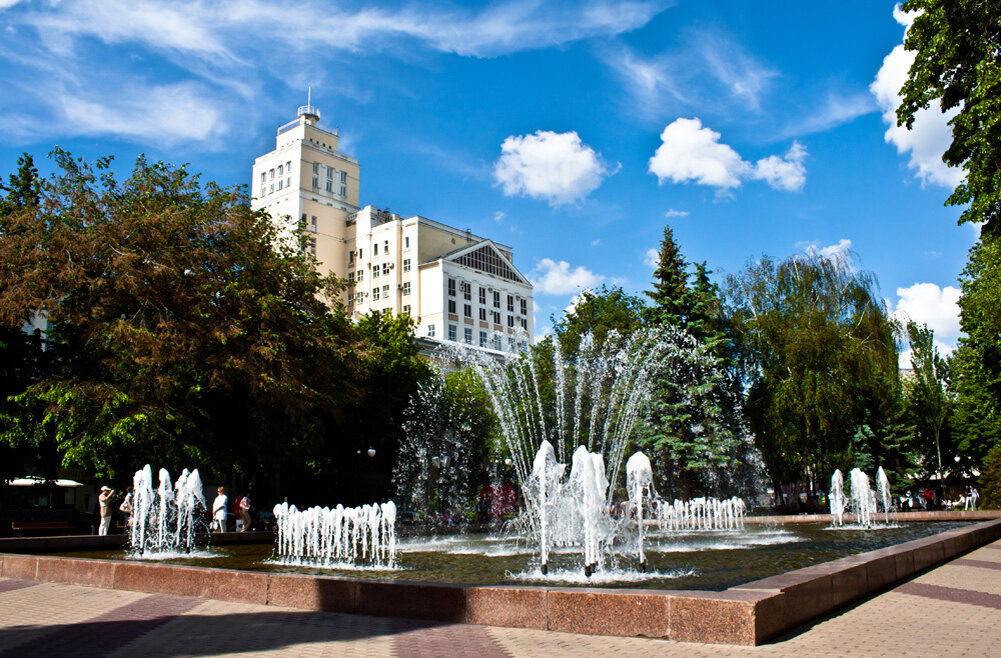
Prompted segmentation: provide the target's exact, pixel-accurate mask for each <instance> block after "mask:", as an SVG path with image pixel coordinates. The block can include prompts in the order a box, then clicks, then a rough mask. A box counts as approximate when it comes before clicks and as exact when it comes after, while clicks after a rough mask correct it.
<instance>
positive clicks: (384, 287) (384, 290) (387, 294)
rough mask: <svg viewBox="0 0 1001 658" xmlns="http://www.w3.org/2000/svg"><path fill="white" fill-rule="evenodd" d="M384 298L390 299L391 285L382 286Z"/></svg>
mask: <svg viewBox="0 0 1001 658" xmlns="http://www.w3.org/2000/svg"><path fill="white" fill-rule="evenodd" d="M382 298H383V299H389V286H383V287H382Z"/></svg>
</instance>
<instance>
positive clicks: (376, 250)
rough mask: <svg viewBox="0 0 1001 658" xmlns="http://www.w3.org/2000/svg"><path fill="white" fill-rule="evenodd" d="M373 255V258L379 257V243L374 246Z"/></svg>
mask: <svg viewBox="0 0 1001 658" xmlns="http://www.w3.org/2000/svg"><path fill="white" fill-rule="evenodd" d="M372 255H373V256H378V255H379V243H378V242H376V243H375V244H373V245H372Z"/></svg>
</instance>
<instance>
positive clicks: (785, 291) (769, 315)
mask: <svg viewBox="0 0 1001 658" xmlns="http://www.w3.org/2000/svg"><path fill="white" fill-rule="evenodd" d="M728 288H729V293H728V294H729V298H730V303H731V305H732V308H733V314H732V322H733V323H734V330H735V332H736V333H737V334H738V335H739V336H740V340H741V343H742V344H743V345H745V346H746V349H747V358H748V360H749V364H750V366H751V369H750V372H751V377H750V381H749V389H748V393H747V397H746V400H745V412H746V414H747V418H748V422H749V423H750V427H751V430H752V431H753V433H754V437H755V443H756V445H757V446H758V448H759V449H760V450H761V453H762V456H763V458H764V461H765V464H766V466H767V468H768V471H769V474H770V475H771V477H772V479H773V482H774V484H775V485H776V491H778V486H779V485H781V484H783V483H794V482H806V481H807V480H808V478H812V479H813V482H814V483H815V485H821V484H822V483H824V482H825V481H826V478H828V477H830V474H831V472H832V471H833V470H834V468H842V469H844V468H847V467H851V466H854V465H855V463H856V461H857V460H858V459H859V458H860V457H861V458H864V459H871V458H872V457H871V455H872V454H873V453H874V452H875V450H876V448H873V447H871V444H872V443H873V442H877V443H878V442H879V441H880V440H881V439H882V437H881V436H879V435H877V433H876V429H880V428H883V427H886V426H888V425H889V421H890V416H891V415H892V407H893V403H894V401H895V399H896V398H897V395H898V391H899V388H898V387H899V383H898V382H899V380H898V376H897V351H896V344H895V340H894V334H895V325H894V323H893V321H892V320H891V319H890V318H889V316H888V314H887V310H886V308H885V305H884V303H883V301H882V298H881V296H880V294H879V290H878V284H877V282H876V278H875V276H874V275H872V274H871V273H868V272H863V271H859V270H857V269H855V268H854V267H853V266H852V264H851V263H850V262H848V261H847V260H846V259H838V260H832V259H828V258H824V257H822V256H820V255H818V254H811V255H807V256H794V257H791V258H789V259H787V260H784V261H780V262H776V261H774V260H772V259H770V258H768V257H762V259H761V260H759V261H757V262H751V263H749V264H748V265H747V267H746V269H745V270H744V271H743V272H741V273H740V274H738V275H735V276H731V277H730V278H729V285H728Z"/></svg>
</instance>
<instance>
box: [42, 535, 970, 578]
mask: <svg viewBox="0 0 1001 658" xmlns="http://www.w3.org/2000/svg"><path fill="white" fill-rule="evenodd" d="M965 525H968V524H967V523H965V522H928V523H926V522H909V523H902V524H900V525H899V526H898V527H893V528H883V529H880V530H864V529H859V530H851V529H840V530H837V531H831V530H829V529H828V526H827V524H824V523H802V524H788V525H781V526H774V525H767V526H766V525H752V524H748V525H747V526H746V527H745V528H743V529H741V530H709V531H706V530H701V531H690V532H685V531H681V532H679V531H677V530H674V531H671V532H670V533H667V532H661V531H660V530H658V529H657V527H656V525H654V524H650V525H648V526H647V533H646V534H645V537H644V556H645V558H646V560H647V563H648V565H647V572H645V573H644V572H641V571H640V570H639V568H638V567H639V565H638V561H637V559H636V555H635V547H634V546H632V545H622V547H621V550H616V549H615V548H614V547H613V551H612V555H611V557H610V558H609V561H608V563H607V564H606V570H605V571H603V572H599V573H596V574H594V575H592V576H591V577H590V578H586V577H585V576H584V574H583V573H582V571H581V570H580V568H579V552H577V551H575V550H571V549H568V550H567V552H561V550H560V549H555V550H554V551H553V552H552V553H551V554H550V569H549V574H548V575H547V576H543V575H542V574H541V572H540V570H539V561H538V553H537V550H538V549H537V545H536V544H534V543H532V542H529V541H528V539H527V538H525V537H520V538H519V537H503V536H500V535H493V534H464V535H451V536H440V537H410V538H402V539H400V540H399V546H398V564H397V568H396V569H392V570H389V569H378V568H372V567H367V566H364V567H361V568H356V569H335V568H331V569H320V568H313V567H303V566H290V565H282V564H278V563H276V562H275V561H274V560H273V557H274V553H275V545H274V544H250V545H228V546H216V547H213V548H212V549H211V552H212V557H208V558H205V557H178V558H176V559H170V560H162V562H165V563H169V564H172V565H194V566H204V567H214V568H223V569H245V570H250V571H265V572H272V573H304V574H320V575H331V576H341V577H350V578H362V579H379V580H397V581H423V582H442V583H463V584H484V585H486V584H511V585H550V586H571V587H572V586H591V587H594V586H599V587H627V588H649V589H687V590H692V589H701V590H723V589H726V588H727V587H732V586H734V585H738V584H742V583H745V582H749V581H751V580H755V579H758V578H764V577H767V576H772V575H776V574H779V573H783V572H786V571H790V570H792V569H799V568H801V567H806V566H811V565H814V564H819V563H822V562H827V561H830V560H834V559H837V558H840V557H845V556H848V555H854V554H857V553H860V552H864V551H870V550H875V549H878V548H883V547H886V546H890V545H893V544H898V543H901V542H905V541H909V540H912V539H918V538H921V537H926V536H930V535H933V534H936V533H939V532H944V531H946V530H950V529H953V528H958V527H962V526H965ZM58 555H60V556H63V557H81V558H102V559H127V554H126V553H125V552H123V551H121V550H116V551H73V552H61V553H58Z"/></svg>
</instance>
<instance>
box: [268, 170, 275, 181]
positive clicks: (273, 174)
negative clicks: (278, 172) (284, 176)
mask: <svg viewBox="0 0 1001 658" xmlns="http://www.w3.org/2000/svg"><path fill="white" fill-rule="evenodd" d="M274 179H275V170H274V169H272V170H271V171H269V172H268V180H274Z"/></svg>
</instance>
